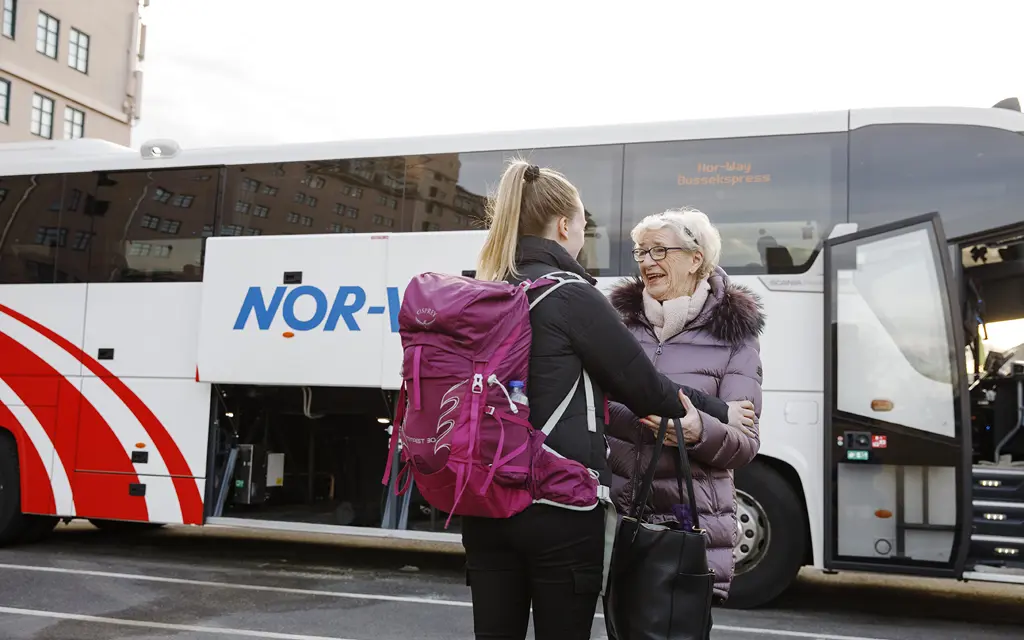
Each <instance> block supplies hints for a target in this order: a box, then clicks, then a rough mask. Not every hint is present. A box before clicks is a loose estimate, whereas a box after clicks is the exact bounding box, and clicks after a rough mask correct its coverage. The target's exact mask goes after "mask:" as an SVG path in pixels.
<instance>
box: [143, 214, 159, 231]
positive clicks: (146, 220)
mask: <svg viewBox="0 0 1024 640" xmlns="http://www.w3.org/2000/svg"><path fill="white" fill-rule="evenodd" d="M139 226H140V227H142V228H143V229H159V228H160V218H159V217H158V216H151V215H149V214H148V213H147V214H145V215H144V216H142V220H141V221H140V223H139Z"/></svg>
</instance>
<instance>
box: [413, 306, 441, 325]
mask: <svg viewBox="0 0 1024 640" xmlns="http://www.w3.org/2000/svg"><path fill="white" fill-rule="evenodd" d="M434 320H437V312H436V311H434V310H433V309H431V308H430V307H423V308H422V309H417V310H416V322H418V323H420V324H421V325H423V326H424V327H426V326H428V325H430V324H432V323H433V322H434Z"/></svg>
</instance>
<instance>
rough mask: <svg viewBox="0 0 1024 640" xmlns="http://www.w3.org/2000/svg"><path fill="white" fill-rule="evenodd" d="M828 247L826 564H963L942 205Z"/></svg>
mask: <svg viewBox="0 0 1024 640" xmlns="http://www.w3.org/2000/svg"><path fill="white" fill-rule="evenodd" d="M824 254H825V283H824V284H825V288H824V291H825V295H824V300H825V310H824V311H825V313H824V321H825V358H824V362H825V412H824V416H825V442H824V463H825V465H824V467H825V492H824V500H825V504H824V511H823V512H824V518H825V519H824V521H825V558H824V560H825V567H826V568H828V569H837V570H865V571H880V572H893V573H904V574H920V575H933V576H951V577H959V575H960V574H961V572H962V571H963V567H964V563H965V560H966V554H967V549H968V546H969V544H970V525H971V512H970V504H971V495H970V494H971V485H970V474H971V445H970V433H971V430H970V422H969V414H968V411H969V406H968V400H967V397H968V396H967V380H966V376H965V371H966V365H965V363H964V360H965V356H964V349H963V344H964V341H963V335H962V333H963V330H962V327H961V324H960V314H959V311H958V309H957V308H956V300H957V296H956V295H954V294H955V291H954V289H953V275H952V269H951V262H950V255H949V250H948V248H947V245H946V238H945V234H944V233H943V230H942V224H941V221H940V219H939V216H938V214H937V213H933V214H927V215H923V216H917V217H914V218H908V219H904V220H901V221H899V222H896V223H892V224H888V225H885V226H881V227H874V228H871V229H867V230H864V231H860V232H856V233H853V234H850V235H846V236H839V237H834V238H830V239H828V240H827V241H826V242H825V244H824Z"/></svg>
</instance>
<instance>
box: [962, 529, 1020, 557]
mask: <svg viewBox="0 0 1024 640" xmlns="http://www.w3.org/2000/svg"><path fill="white" fill-rule="evenodd" d="M969 557H970V558H972V559H973V560H974V561H975V562H977V563H982V564H995V565H1000V564H1006V563H1007V562H1020V561H1021V560H1024V536H993V535H986V534H980V533H975V534H973V535H971V552H970V554H969Z"/></svg>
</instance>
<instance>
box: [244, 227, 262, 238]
mask: <svg viewBox="0 0 1024 640" xmlns="http://www.w3.org/2000/svg"><path fill="white" fill-rule="evenodd" d="M245 235H247V236H261V235H263V231H262V230H260V229H256V228H255V227H249V228H248V229H246V230H245Z"/></svg>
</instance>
